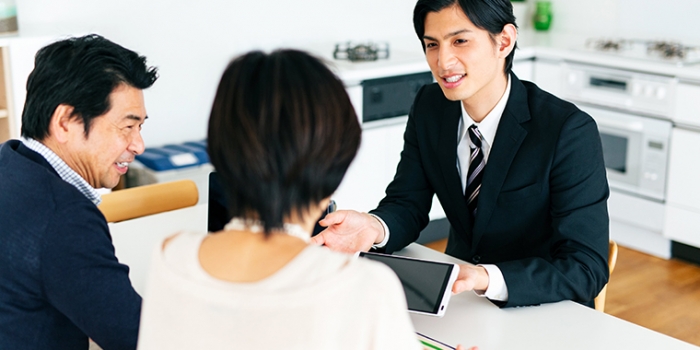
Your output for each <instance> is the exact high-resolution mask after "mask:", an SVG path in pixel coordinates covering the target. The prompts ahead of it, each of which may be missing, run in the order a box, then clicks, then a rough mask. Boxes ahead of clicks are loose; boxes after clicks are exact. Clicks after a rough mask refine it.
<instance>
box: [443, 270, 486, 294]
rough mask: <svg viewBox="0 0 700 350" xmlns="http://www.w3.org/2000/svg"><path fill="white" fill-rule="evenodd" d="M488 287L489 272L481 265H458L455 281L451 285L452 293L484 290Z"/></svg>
mask: <svg viewBox="0 0 700 350" xmlns="http://www.w3.org/2000/svg"><path fill="white" fill-rule="evenodd" d="M488 287H489V274H488V273H487V272H486V269H485V268H483V267H481V266H474V265H471V264H461V265H459V274H458V275H457V281H455V284H454V285H453V286H452V293H454V294H459V293H462V292H465V291H469V290H478V291H484V290H486V288H488Z"/></svg>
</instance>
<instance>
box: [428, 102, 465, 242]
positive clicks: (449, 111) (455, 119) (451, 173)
mask: <svg viewBox="0 0 700 350" xmlns="http://www.w3.org/2000/svg"><path fill="white" fill-rule="evenodd" d="M459 103H460V102H453V101H447V100H445V102H444V104H445V107H444V108H440V109H438V110H442V111H443V115H440V116H437V117H438V118H440V120H441V122H440V133H439V137H440V139H439V140H438V148H437V149H438V150H440V152H439V153H438V157H439V161H440V168H441V169H442V175H443V178H444V180H445V185H446V188H447V194H448V196H449V198H450V204H449V206H450V207H449V208H448V207H446V206H445V205H443V206H445V208H444V209H445V210H449V211H455V212H457V213H459V214H458V215H455V216H456V217H458V218H459V223H452V225H455V224H459V225H460V226H462V227H460V228H455V229H457V232H467V233H469V232H471V227H472V224H471V218H470V217H469V215H463V214H462V213H468V212H469V209H468V208H467V202H466V201H465V199H464V194H463V193H462V182H461V180H460V178H459V172H457V141H458V140H457V137H458V135H457V132H458V131H459V130H458V127H459V120H460V118H461V117H462V109H461V108H460V106H459Z"/></svg>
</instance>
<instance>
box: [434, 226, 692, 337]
mask: <svg viewBox="0 0 700 350" xmlns="http://www.w3.org/2000/svg"><path fill="white" fill-rule="evenodd" d="M446 244H447V241H446V240H441V241H437V242H434V243H430V244H426V246H428V247H430V248H433V249H435V250H438V251H441V252H444V251H445V245H446ZM605 312H606V313H608V314H611V315H613V316H615V317H619V318H621V319H623V320H627V321H630V322H632V323H636V324H638V325H640V326H643V327H646V328H649V329H653V330H655V331H657V332H660V333H663V334H666V335H669V336H671V337H674V338H677V339H680V340H683V341H686V342H688V343H691V344H695V345H698V346H700V266H697V265H694V264H689V263H685V262H683V261H679V260H676V259H671V260H665V259H660V258H657V257H653V256H650V255H647V254H644V253H640V252H638V251H636V250H632V249H627V248H625V247H620V250H619V252H618V256H617V266H616V267H615V271H614V272H613V274H612V276H611V278H610V283H609V285H608V295H607V300H606V303H605Z"/></svg>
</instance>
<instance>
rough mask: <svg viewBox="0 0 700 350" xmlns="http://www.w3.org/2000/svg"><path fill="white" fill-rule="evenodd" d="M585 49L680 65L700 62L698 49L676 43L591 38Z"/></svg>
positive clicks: (699, 49) (699, 48)
mask: <svg viewBox="0 0 700 350" xmlns="http://www.w3.org/2000/svg"><path fill="white" fill-rule="evenodd" d="M586 48H587V49H589V50H594V51H601V52H608V53H611V54H617V55H620V56H624V57H630V58H645V59H650V60H659V61H663V62H670V63H676V64H680V65H682V64H689V63H698V62H700V47H693V46H686V45H683V44H681V43H680V42H677V41H664V40H638V39H632V40H628V39H608V38H591V39H588V40H586Z"/></svg>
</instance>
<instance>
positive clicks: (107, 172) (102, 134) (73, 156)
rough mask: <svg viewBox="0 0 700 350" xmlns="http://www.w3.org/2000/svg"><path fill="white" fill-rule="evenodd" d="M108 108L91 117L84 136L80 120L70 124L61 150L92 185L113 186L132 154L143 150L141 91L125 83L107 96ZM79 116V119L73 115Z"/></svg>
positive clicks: (68, 161) (143, 113) (127, 164)
mask: <svg viewBox="0 0 700 350" xmlns="http://www.w3.org/2000/svg"><path fill="white" fill-rule="evenodd" d="M109 99H110V104H111V107H112V108H111V109H110V110H109V111H108V112H107V113H105V114H103V115H101V116H99V117H97V118H94V119H93V120H92V125H91V128H90V133H89V135H88V137H87V138H85V134H84V132H80V133H79V132H78V131H81V130H80V127H82V125H83V124H82V122H80V123H77V124H79V125H78V126H77V127H76V125H73V127H72V129H74V130H72V132H71V133H70V142H68V144H66V152H65V153H64V155H65V156H67V157H68V158H70V159H64V160H66V163H67V164H68V165H69V166H70V167H71V168H72V169H73V170H75V171H76V172H77V173H78V174H79V175H80V176H82V177H83V178H84V179H85V180H86V181H87V182H88V183H89V184H90V185H91V186H92V187H95V188H102V187H104V188H113V187H114V186H116V185H117V184H118V183H119V178H120V177H121V176H122V175H124V174H125V173H126V171H127V169H128V167H129V163H131V162H132V161H133V160H134V156H135V155H137V154H141V153H143V151H144V144H143V139H142V138H141V125H143V123H144V121H145V120H146V107H145V105H144V100H143V92H142V91H141V90H139V89H137V88H134V87H131V86H128V85H126V84H122V85H119V86H118V87H117V88H116V89H114V91H112V93H111V94H110V95H109ZM76 119H78V118H76Z"/></svg>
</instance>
